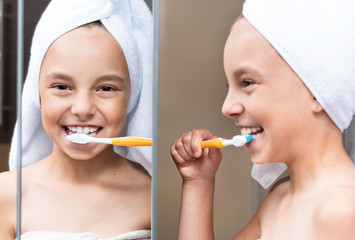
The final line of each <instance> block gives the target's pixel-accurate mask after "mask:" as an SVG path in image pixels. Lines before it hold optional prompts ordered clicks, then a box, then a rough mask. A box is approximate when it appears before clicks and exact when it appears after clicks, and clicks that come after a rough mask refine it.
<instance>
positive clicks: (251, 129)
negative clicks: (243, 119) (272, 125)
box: [240, 127, 262, 136]
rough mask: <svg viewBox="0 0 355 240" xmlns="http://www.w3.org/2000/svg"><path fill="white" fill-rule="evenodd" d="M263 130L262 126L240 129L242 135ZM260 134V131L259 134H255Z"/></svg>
mask: <svg viewBox="0 0 355 240" xmlns="http://www.w3.org/2000/svg"><path fill="white" fill-rule="evenodd" d="M260 130H262V128H261V127H248V128H247V127H243V128H241V129H240V132H241V134H242V135H249V134H253V133H256V132H258V131H260ZM258 135H260V133H258V134H255V136H258Z"/></svg>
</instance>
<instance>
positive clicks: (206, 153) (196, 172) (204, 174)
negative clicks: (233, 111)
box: [170, 129, 222, 181]
mask: <svg viewBox="0 0 355 240" xmlns="http://www.w3.org/2000/svg"><path fill="white" fill-rule="evenodd" d="M211 139H216V137H215V136H214V135H213V134H212V133H211V132H210V131H209V130H208V129H197V130H192V131H190V132H188V133H183V134H182V135H181V136H180V137H179V138H178V139H176V140H175V142H174V143H173V145H172V146H171V148H170V153H171V156H172V157H173V159H174V161H175V164H176V166H177V168H178V170H179V172H180V174H181V176H182V178H183V180H184V181H190V180H192V181H194V180H199V179H200V180H213V179H214V176H215V174H216V172H217V169H218V166H219V163H220V161H221V159H222V154H221V151H220V150H219V149H217V148H205V149H202V147H201V142H202V141H204V140H211Z"/></svg>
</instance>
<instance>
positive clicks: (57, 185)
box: [0, 0, 153, 239]
mask: <svg viewBox="0 0 355 240" xmlns="http://www.w3.org/2000/svg"><path fill="white" fill-rule="evenodd" d="M29 2H30V1H26V5H25V23H26V24H29V23H31V27H32V28H31V27H29V28H27V26H26V25H25V32H27V31H29V32H31V33H30V34H26V35H25V52H26V49H29V43H31V47H30V49H31V50H30V52H31V54H30V57H27V59H26V58H25V65H26V63H27V62H29V65H28V70H27V71H26V72H27V73H26V76H25V83H24V88H23V96H22V106H23V108H22V126H21V127H22V166H23V169H22V180H23V181H22V182H23V183H22V189H21V190H19V193H21V194H22V216H21V227H22V228H21V234H22V235H21V239H32V238H52V237H57V238H63V239H65V238H70V237H73V238H78V239H82V238H83V237H88V236H92V237H100V238H110V237H116V238H117V237H120V239H121V238H122V239H150V237H151V231H150V228H151V203H150V202H151V201H150V199H151V171H152V165H151V162H152V156H151V155H152V153H151V147H150V146H136V145H137V143H136V142H135V143H134V144H135V145H134V146H132V147H126V146H117V145H115V146H113V145H112V144H102V143H93V142H90V143H87V144H79V143H75V142H71V141H69V140H68V138H67V137H68V136H69V135H71V134H77V135H79V134H81V135H82V136H83V137H84V136H87V135H88V136H90V137H94V138H109V139H110V138H114V137H125V136H135V137H142V138H148V139H149V138H151V137H152V86H153V84H152V52H153V50H152V46H153V45H152V43H153V26H152V14H151V11H150V9H149V7H148V6H147V4H146V3H145V2H144V1H129V0H112V1H111V0H99V1H98V0H90V1H88V0H76V1H71V0H53V1H51V2H48V1H33V2H36V4H37V5H36V4H33V5H31V3H29ZM148 4H149V5H150V8H151V2H150V3H149V2H148ZM4 6H5V7H4V9H5V10H6V11H9V12H12V13H15V12H16V5H15V4H13V3H10V1H9V2H6V1H5V5H4ZM6 11H5V12H6ZM42 12H43V14H42ZM13 15H15V14H7V13H5V14H4V18H3V19H4V20H5V21H4V22H5V26H6V27H5V30H6V34H5V35H4V39H5V41H4V43H5V46H6V47H5V48H6V49H8V50H6V51H5V53H6V57H7V58H5V60H4V65H5V66H6V67H7V66H10V65H11V66H13V68H9V70H8V71H6V72H5V73H4V76H6V78H4V79H6V81H4V88H3V92H5V89H11V91H13V93H14V92H15V89H16V86H14V85H13V84H12V83H15V82H16V81H15V80H11V79H16V68H15V64H14V63H15V61H16V57H15V56H16V54H14V56H13V55H12V54H13V53H14V52H15V49H16V46H15V45H13V44H12V45H9V46H8V48H7V44H8V43H9V42H11V43H13V42H16V41H14V40H16V34H15V33H16V25H12V24H13V22H14V19H12V16H13ZM6 17H8V19H6ZM27 17H28V18H29V19H30V20H29V19H27ZM37 22H38V23H37ZM35 26H36V28H35ZM33 29H35V31H34V34H33ZM32 34H33V38H32ZM8 39H10V40H11V39H14V40H11V41H10V40H8ZM26 44H27V45H26ZM27 47H28V48H27ZM27 51H29V50H27ZM25 55H26V54H25ZM27 55H29V54H27ZM13 61H14V62H13ZM6 67H5V68H4V69H7V68H6ZM11 91H9V92H10V93H11ZM5 97H7V96H5ZM18 97H19V96H18ZM6 99H7V98H6ZM8 99H9V101H4V103H3V105H2V109H4V110H6V109H7V110H8V112H10V113H11V114H10V113H9V114H4V118H3V119H5V117H6V120H4V121H3V123H2V125H1V129H0V130H1V132H2V133H3V132H4V134H1V136H2V137H3V139H2V143H1V145H2V148H1V149H0V150H1V154H3V155H2V157H1V164H2V165H3V168H2V170H3V171H6V170H7V165H8V164H9V166H10V167H9V168H10V171H9V172H5V173H2V174H1V176H0V185H1V186H4V188H2V189H4V192H5V193H4V194H3V195H1V196H0V197H1V198H2V199H1V201H2V202H3V203H4V204H2V205H1V206H0V208H1V209H0V211H1V212H3V213H4V214H1V215H0V222H2V223H4V224H2V226H1V227H0V235H1V236H4V237H5V238H3V239H14V238H16V236H15V232H16V224H15V223H16V204H15V203H16V194H17V193H16V171H15V170H16V167H17V166H16V156H17V154H16V153H17V148H18V146H17V139H16V138H17V135H16V131H18V127H19V124H16V126H15V130H14V123H15V120H16V116H15V114H16V113H15V112H16V109H14V108H15V103H16V99H15V96H14V95H13V94H10V95H9V97H8ZM8 102H9V103H11V104H10V105H6V104H8ZM3 112H4V111H3ZM13 131H14V132H15V134H14V137H12V134H13ZM11 139H12V142H11V143H10V141H11ZM138 145H139V144H138ZM7 155H8V156H9V159H10V160H9V162H8V161H7V159H8V157H7ZM5 183H6V184H5ZM9 183H10V184H9ZM5 185H6V186H5ZM5 209H6V211H4V210H5Z"/></svg>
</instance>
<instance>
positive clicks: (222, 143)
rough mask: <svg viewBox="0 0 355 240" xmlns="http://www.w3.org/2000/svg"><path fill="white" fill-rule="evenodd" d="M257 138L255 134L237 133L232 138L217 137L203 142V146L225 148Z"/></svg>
mask: <svg viewBox="0 0 355 240" xmlns="http://www.w3.org/2000/svg"><path fill="white" fill-rule="evenodd" d="M253 139H255V136H253V135H236V136H234V137H233V138H232V139H224V138H216V139H212V140H208V141H203V142H201V147H202V148H210V147H215V148H224V147H227V146H235V147H241V146H244V145H245V144H246V143H248V142H250V141H252V140H253Z"/></svg>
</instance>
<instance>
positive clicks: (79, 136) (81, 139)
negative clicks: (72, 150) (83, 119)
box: [67, 133, 89, 144]
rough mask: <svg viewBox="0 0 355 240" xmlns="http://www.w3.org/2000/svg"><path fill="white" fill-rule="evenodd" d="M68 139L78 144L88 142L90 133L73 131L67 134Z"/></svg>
mask: <svg viewBox="0 0 355 240" xmlns="http://www.w3.org/2000/svg"><path fill="white" fill-rule="evenodd" d="M67 139H68V140H69V141H71V142H74V143H78V144H87V143H88V142H89V139H88V135H86V134H84V133H72V134H69V135H68V136H67Z"/></svg>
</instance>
